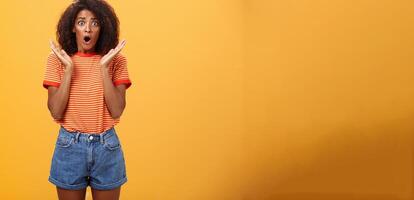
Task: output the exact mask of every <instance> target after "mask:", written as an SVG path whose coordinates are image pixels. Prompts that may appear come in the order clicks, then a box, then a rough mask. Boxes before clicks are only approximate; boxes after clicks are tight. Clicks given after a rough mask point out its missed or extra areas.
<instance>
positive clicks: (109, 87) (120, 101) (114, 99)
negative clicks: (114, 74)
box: [101, 67, 125, 119]
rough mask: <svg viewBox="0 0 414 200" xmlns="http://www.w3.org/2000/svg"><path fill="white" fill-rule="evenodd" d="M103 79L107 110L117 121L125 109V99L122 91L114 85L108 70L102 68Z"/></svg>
mask: <svg viewBox="0 0 414 200" xmlns="http://www.w3.org/2000/svg"><path fill="white" fill-rule="evenodd" d="M101 72H102V78H103V87H104V97H105V103H106V105H107V108H108V110H109V112H110V114H111V116H112V118H114V119H117V118H119V117H120V116H121V114H122V112H123V111H124V108H125V97H124V96H123V95H122V93H121V91H119V90H118V88H117V87H115V86H114V84H113V83H112V80H111V77H110V76H109V72H108V69H107V68H104V67H102V68H101Z"/></svg>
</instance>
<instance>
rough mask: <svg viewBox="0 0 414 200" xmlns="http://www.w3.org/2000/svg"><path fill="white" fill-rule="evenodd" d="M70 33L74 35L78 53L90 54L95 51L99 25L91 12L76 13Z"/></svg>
mask: <svg viewBox="0 0 414 200" xmlns="http://www.w3.org/2000/svg"><path fill="white" fill-rule="evenodd" d="M72 31H73V32H74V33H76V44H77V46H78V52H82V53H90V52H93V51H95V44H96V42H97V41H98V38H99V31H100V25H99V22H98V19H97V18H96V17H95V15H94V14H93V13H92V12H91V11H89V10H81V11H80V12H79V13H78V15H77V16H76V19H75V25H74V26H73V30H72Z"/></svg>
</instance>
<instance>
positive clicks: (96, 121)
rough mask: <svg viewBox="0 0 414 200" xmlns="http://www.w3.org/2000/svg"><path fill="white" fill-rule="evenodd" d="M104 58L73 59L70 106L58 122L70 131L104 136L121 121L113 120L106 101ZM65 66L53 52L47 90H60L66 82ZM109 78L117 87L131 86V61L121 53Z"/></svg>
mask: <svg viewBox="0 0 414 200" xmlns="http://www.w3.org/2000/svg"><path fill="white" fill-rule="evenodd" d="M101 57H102V56H101V55H98V54H95V53H81V52H77V53H75V54H74V55H73V56H71V58H72V62H73V65H74V67H73V69H74V71H73V73H72V79H71V83H70V93H69V99H68V104H67V107H66V111H65V114H64V117H63V119H61V120H56V119H54V121H55V122H56V123H58V124H60V125H62V126H63V127H64V128H65V129H67V130H69V131H80V132H84V133H102V132H104V131H106V130H108V129H110V128H111V127H113V126H114V125H116V124H117V123H118V122H119V120H120V118H117V119H113V118H112V117H111V115H110V113H109V110H108V108H107V106H106V103H105V99H104V89H103V79H102V72H101V69H100V66H99V61H100V59H101ZM63 73H64V69H63V63H61V62H60V60H59V58H58V57H57V56H56V55H55V54H54V53H53V52H52V53H50V54H49V56H48V58H47V63H46V72H45V74H44V80H43V87H44V88H46V89H47V88H48V87H49V86H54V87H59V85H60V83H61V80H62V78H63ZM109 76H110V77H111V79H112V81H113V84H114V85H115V86H117V85H119V84H125V85H126V88H129V87H130V86H131V81H130V79H129V75H128V69H127V60H126V58H125V57H124V56H123V55H121V54H120V53H118V54H117V55H116V56H115V57H114V58H113V60H112V62H111V63H110V64H109Z"/></svg>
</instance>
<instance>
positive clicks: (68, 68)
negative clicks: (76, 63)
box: [49, 40, 73, 72]
mask: <svg viewBox="0 0 414 200" xmlns="http://www.w3.org/2000/svg"><path fill="white" fill-rule="evenodd" d="M49 43H50V48H51V49H52V51H53V53H54V54H55V55H56V56H57V57H58V58H59V60H60V61H61V62H62V63H63V65H64V71H65V72H72V70H73V62H72V59H71V58H70V56H69V55H68V54H67V53H66V52H65V50H63V49H60V48H59V47H57V46H56V44H55V43H54V42H53V41H52V40H50V41H49Z"/></svg>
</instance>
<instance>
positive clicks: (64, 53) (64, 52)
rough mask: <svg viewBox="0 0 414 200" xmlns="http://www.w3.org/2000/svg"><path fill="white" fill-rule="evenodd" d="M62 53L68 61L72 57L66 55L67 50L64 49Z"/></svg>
mask: <svg viewBox="0 0 414 200" xmlns="http://www.w3.org/2000/svg"><path fill="white" fill-rule="evenodd" d="M62 53H63V56H64V57H65V58H66V59H70V56H69V55H68V54H67V53H66V51H65V50H63V49H62Z"/></svg>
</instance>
